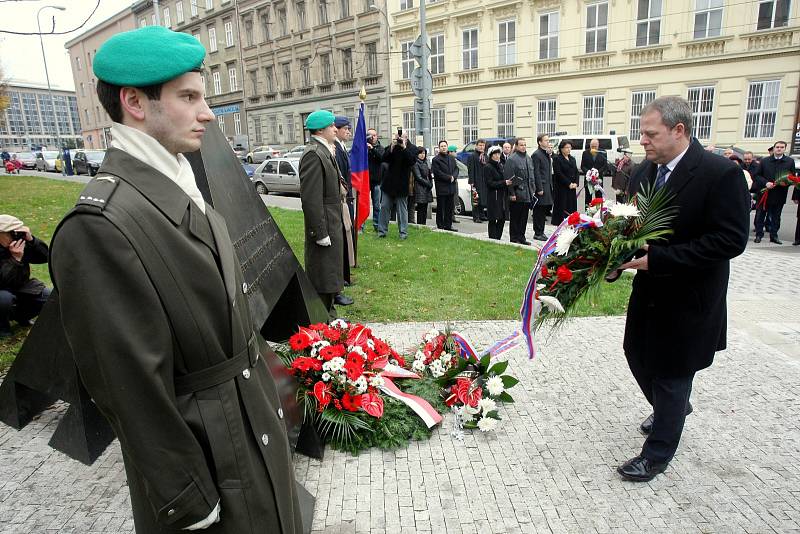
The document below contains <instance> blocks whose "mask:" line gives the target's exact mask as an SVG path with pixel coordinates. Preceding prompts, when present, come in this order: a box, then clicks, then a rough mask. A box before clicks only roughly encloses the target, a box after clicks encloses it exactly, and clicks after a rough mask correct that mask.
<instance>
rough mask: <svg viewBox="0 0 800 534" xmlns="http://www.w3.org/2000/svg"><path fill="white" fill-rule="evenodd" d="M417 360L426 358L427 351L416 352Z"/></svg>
mask: <svg viewBox="0 0 800 534" xmlns="http://www.w3.org/2000/svg"><path fill="white" fill-rule="evenodd" d="M414 359H415V360H425V353H424V352H422V351H421V350H418V351H417V353H416V354H414Z"/></svg>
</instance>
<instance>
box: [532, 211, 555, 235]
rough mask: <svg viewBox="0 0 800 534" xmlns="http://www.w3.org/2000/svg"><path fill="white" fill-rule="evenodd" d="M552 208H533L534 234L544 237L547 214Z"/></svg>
mask: <svg viewBox="0 0 800 534" xmlns="http://www.w3.org/2000/svg"><path fill="white" fill-rule="evenodd" d="M550 208H551V206H542V205H541V204H536V205H535V206H534V207H533V234H534V235H544V222H545V219H547V212H548V210H549V209H550Z"/></svg>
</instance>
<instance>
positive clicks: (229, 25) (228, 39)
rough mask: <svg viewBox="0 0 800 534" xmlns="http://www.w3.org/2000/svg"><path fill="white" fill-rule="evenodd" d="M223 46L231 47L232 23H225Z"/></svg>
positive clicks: (227, 21) (228, 21)
mask: <svg viewBox="0 0 800 534" xmlns="http://www.w3.org/2000/svg"><path fill="white" fill-rule="evenodd" d="M225 46H226V47H227V46H233V22H231V21H230V20H226V21H225Z"/></svg>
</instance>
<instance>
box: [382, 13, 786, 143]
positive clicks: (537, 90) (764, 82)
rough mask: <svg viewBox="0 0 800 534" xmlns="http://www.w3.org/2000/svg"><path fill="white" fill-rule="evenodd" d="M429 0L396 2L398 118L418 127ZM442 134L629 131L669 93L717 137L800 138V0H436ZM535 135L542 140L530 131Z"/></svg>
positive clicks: (705, 133)
mask: <svg viewBox="0 0 800 534" xmlns="http://www.w3.org/2000/svg"><path fill="white" fill-rule="evenodd" d="M418 7H419V4H418V0H400V1H398V2H395V3H392V6H391V9H390V13H389V21H390V29H391V39H392V44H391V46H392V49H393V50H399V51H400V54H393V55H391V60H392V65H391V73H392V78H393V80H394V81H393V84H392V89H391V96H392V105H393V112H392V120H393V122H394V123H396V124H398V125H399V124H402V125H403V127H404V129H405V130H409V131H413V130H414V126H415V121H414V114H413V111H412V107H413V98H414V97H413V94H412V92H411V85H410V76H411V72H412V70H413V69H414V67H415V64H414V59H413V58H412V57H411V56H410V55H409V54H408V50H409V48H410V46H411V43H412V42H413V40H414V39H415V38H416V36H417V35H418V34H419V10H418ZM426 7H427V24H428V33H429V35H430V46H431V63H430V69H431V72H432V74H433V80H434V89H433V102H432V117H431V119H432V130H433V132H432V134H433V135H432V137H433V139H435V140H438V139H445V138H446V139H448V140H449V141H453V142H456V144H459V145H463V144H466V143H467V142H469V141H473V140H475V139H476V138H478V137H490V136H501V137H505V136H509V137H510V136H514V135H519V136H525V137H528V138H534V137H535V136H536V135H537V134H539V133H553V132H557V131H565V132H569V133H571V134H589V135H592V134H599V133H609V132H611V131H614V132H616V133H617V134H618V135H627V136H628V137H629V138H630V140H631V146H632V148H633V149H634V151H635V152H637V153H638V154H640V155H641V154H643V151H642V150H641V148H640V146H639V144H638V142H637V141H638V138H639V121H638V116H639V112H640V110H641V109H642V106H644V105H645V104H646V103H648V102H649V101H651V100H653V99H654V98H656V97H658V96H662V95H681V96H683V97H685V98H687V99H688V100H689V102H690V103H691V105H692V108H693V109H694V111H695V117H694V118H695V130H694V135H695V136H697V137H698V138H699V139H700V141H701V142H703V143H704V144H711V143H713V144H716V145H717V146H723V145H737V146H741V147H744V148H749V149H752V150H755V151H756V152H759V153H766V149H767V147H768V146H770V145H771V144H772V142H773V141H774V140H776V139H784V140H787V141H790V140H791V138H792V137H793V136H794V133H795V126H796V121H795V117H796V114H797V112H798V101H799V100H800V93H799V87H798V85H799V84H798V81H799V79H800V68H799V67H800V26H798V23H799V22H800V15H798V11H800V2H796V1H795V2H790V1H788V0H749V1H747V0H745V1H741V0H737V1H731V0H674V1H673V0H670V2H666V1H665V0H637V1H632V0H627V1H622V0H611V1H608V0H564V1H557V0H499V1H498V0H488V1H480V0H435V1H431V0H428V4H426ZM529 145H530V143H529Z"/></svg>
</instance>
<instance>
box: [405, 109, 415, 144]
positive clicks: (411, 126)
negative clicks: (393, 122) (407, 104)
mask: <svg viewBox="0 0 800 534" xmlns="http://www.w3.org/2000/svg"><path fill="white" fill-rule="evenodd" d="M403 133H405V134H407V135H408V139H409V140H410V141H411V142H412V143H413V142H414V141H415V140H416V138H417V118H416V116H415V115H414V110H413V109H412V110H411V111H404V112H403Z"/></svg>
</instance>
